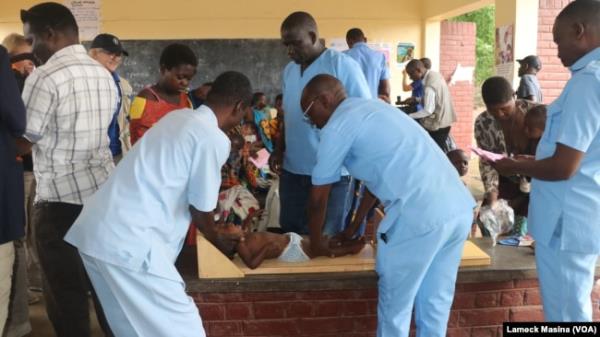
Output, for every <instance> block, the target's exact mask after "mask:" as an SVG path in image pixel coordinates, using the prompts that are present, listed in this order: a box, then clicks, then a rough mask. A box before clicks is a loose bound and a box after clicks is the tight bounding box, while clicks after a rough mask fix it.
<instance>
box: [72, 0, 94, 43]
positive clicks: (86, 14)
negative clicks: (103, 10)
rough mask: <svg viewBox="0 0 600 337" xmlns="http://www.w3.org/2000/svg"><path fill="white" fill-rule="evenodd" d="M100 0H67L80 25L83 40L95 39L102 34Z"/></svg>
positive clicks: (80, 36) (80, 34)
mask: <svg viewBox="0 0 600 337" xmlns="http://www.w3.org/2000/svg"><path fill="white" fill-rule="evenodd" d="M100 1H101V0H66V1H65V6H67V7H68V8H69V9H70V10H71V12H72V13H73V16H75V20H77V25H78V26H79V38H80V39H81V40H83V41H90V40H93V39H94V37H96V35H98V34H100Z"/></svg>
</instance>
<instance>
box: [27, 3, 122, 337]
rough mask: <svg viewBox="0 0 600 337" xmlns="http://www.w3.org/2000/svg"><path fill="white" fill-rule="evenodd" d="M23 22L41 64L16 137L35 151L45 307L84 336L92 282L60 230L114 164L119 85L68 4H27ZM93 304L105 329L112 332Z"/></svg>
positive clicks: (62, 329) (60, 324) (69, 332)
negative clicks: (112, 129)
mask: <svg viewBox="0 0 600 337" xmlns="http://www.w3.org/2000/svg"><path fill="white" fill-rule="evenodd" d="M21 21H23V25H24V27H23V30H24V33H25V37H26V38H27V39H28V40H29V41H30V42H31V44H32V46H33V53H34V54H35V55H36V56H37V57H38V58H39V59H40V61H42V63H44V65H42V66H40V67H39V68H37V69H36V70H35V71H34V72H33V73H32V74H31V75H30V76H29V77H28V78H27V80H26V82H25V88H24V90H23V101H24V102H25V107H26V109H27V128H26V131H25V134H24V136H23V137H24V138H23V139H21V140H20V142H19V143H20V150H21V152H26V151H28V150H29V149H31V150H32V152H33V157H34V162H35V166H34V174H35V178H36V180H37V191H36V192H37V193H36V198H35V206H34V210H33V227H34V228H35V231H34V232H35V239H36V241H37V246H38V251H39V255H40V264H41V267H42V270H43V272H44V275H45V284H44V296H45V299H46V301H47V308H46V309H47V311H48V316H49V318H50V320H51V321H52V324H53V326H54V329H55V330H56V334H57V335H58V336H77V337H86V336H90V321H89V313H88V298H87V292H88V290H90V289H91V286H90V285H89V280H88V278H87V275H86V273H85V269H84V267H83V265H82V262H81V258H80V257H79V254H78V253H77V250H76V249H75V248H74V247H73V246H71V245H69V244H67V243H66V242H65V241H63V237H64V235H65V233H66V232H67V230H69V228H70V227H71V225H72V224H73V222H74V221H75V219H76V218H77V216H78V215H79V213H80V212H81V209H82V205H83V203H84V202H85V200H86V199H87V198H88V197H89V196H91V195H92V194H93V193H94V192H96V190H98V188H99V186H100V185H101V184H102V183H104V182H105V181H106V179H107V178H108V176H109V174H110V172H111V171H112V169H113V167H114V166H113V162H112V156H111V152H110V149H109V139H108V136H107V132H108V127H109V124H110V122H111V119H112V116H113V113H114V111H115V109H116V107H117V99H118V94H117V88H116V86H115V82H114V80H113V78H112V76H111V75H110V73H109V72H108V70H106V69H105V68H104V67H103V66H102V65H100V64H99V63H98V62H96V61H94V60H93V59H92V58H91V57H89V56H88V55H87V52H86V50H85V48H84V47H83V46H82V45H81V44H79V34H78V27H77V23H76V21H75V18H74V17H73V14H72V13H71V12H70V11H69V9H67V8H66V7H64V6H63V5H60V4H57V3H41V4H38V5H36V6H33V7H31V8H30V9H29V10H22V11H21ZM94 297H95V296H94ZM95 302H96V303H97V301H95ZM96 308H97V311H98V313H99V315H98V316H99V317H98V318H99V320H100V322H101V325H103V330H105V333H107V335H112V334H111V333H110V329H109V328H108V325H106V324H105V320H104V318H103V314H102V313H103V312H102V309H101V308H100V307H99V305H97V306H96ZM103 323H104V324H103Z"/></svg>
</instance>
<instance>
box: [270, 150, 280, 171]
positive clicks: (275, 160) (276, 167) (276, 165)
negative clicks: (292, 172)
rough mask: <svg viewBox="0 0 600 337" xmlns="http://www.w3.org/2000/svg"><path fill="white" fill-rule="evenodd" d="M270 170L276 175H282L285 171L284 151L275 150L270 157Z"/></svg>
mask: <svg viewBox="0 0 600 337" xmlns="http://www.w3.org/2000/svg"><path fill="white" fill-rule="evenodd" d="M269 168H270V169H271V171H272V172H275V174H277V175H280V174H281V170H282V169H283V151H278V150H275V151H273V153H271V156H270V157H269Z"/></svg>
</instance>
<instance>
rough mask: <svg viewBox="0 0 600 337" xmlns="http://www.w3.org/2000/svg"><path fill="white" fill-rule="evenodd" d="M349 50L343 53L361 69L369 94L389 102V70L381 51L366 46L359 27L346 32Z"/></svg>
mask: <svg viewBox="0 0 600 337" xmlns="http://www.w3.org/2000/svg"><path fill="white" fill-rule="evenodd" d="M346 43H348V47H349V48H350V49H349V50H346V51H345V52H344V53H345V54H346V55H348V56H350V57H352V58H353V59H354V60H355V61H356V62H358V64H359V65H360V68H361V69H362V72H363V74H364V75H365V79H366V80H367V84H368V85H369V89H370V90H371V96H372V97H373V98H375V97H379V98H380V99H382V100H384V101H386V102H388V103H389V102H390V71H389V69H388V66H387V62H386V60H385V55H383V53H381V52H378V51H375V50H373V49H371V48H369V46H367V38H366V37H365V34H364V33H363V31H362V30H360V28H352V29H350V30H349V31H348V32H347V33H346Z"/></svg>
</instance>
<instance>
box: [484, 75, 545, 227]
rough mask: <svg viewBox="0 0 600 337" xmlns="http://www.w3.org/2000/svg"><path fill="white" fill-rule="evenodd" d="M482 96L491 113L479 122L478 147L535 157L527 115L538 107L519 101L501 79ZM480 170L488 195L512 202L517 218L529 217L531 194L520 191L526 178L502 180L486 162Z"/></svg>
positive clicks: (490, 84) (494, 79) (486, 85)
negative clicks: (533, 155) (528, 134)
mask: <svg viewBox="0 0 600 337" xmlns="http://www.w3.org/2000/svg"><path fill="white" fill-rule="evenodd" d="M481 94H482V98H483V101H484V103H485V105H486V108H487V110H486V111H485V112H483V113H481V114H480V115H479V116H478V117H477V119H476V120H475V140H476V142H477V146H478V147H480V148H481V149H483V150H486V151H490V152H495V153H504V154H507V155H532V154H533V152H532V149H531V146H530V140H529V138H528V136H527V132H526V128H525V115H526V114H527V111H529V110H530V109H532V108H534V107H535V106H536V104H534V103H532V102H530V101H527V100H521V99H515V97H514V91H513V88H512V86H511V84H510V83H509V82H508V81H507V80H506V79H505V78H503V77H499V76H495V77H490V78H488V79H487V80H486V81H485V82H484V83H483V85H482V87H481ZM479 169H480V173H481V179H482V181H483V185H484V189H485V191H486V192H490V191H493V190H497V191H498V194H499V195H498V198H499V199H506V200H508V202H509V204H510V206H511V207H512V208H513V209H514V211H515V216H520V217H526V216H527V207H528V204H529V194H528V193H527V191H522V190H521V188H520V186H521V185H522V177H517V176H514V177H504V176H500V175H499V174H498V172H496V170H494V169H493V168H492V167H491V166H490V165H489V164H488V163H486V162H485V161H482V160H480V161H479ZM519 221H521V220H519Z"/></svg>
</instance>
